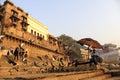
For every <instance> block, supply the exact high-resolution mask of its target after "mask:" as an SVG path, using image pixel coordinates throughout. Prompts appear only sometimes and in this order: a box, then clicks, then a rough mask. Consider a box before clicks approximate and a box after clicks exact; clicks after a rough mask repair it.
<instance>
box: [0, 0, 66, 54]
mask: <svg viewBox="0 0 120 80" xmlns="http://www.w3.org/2000/svg"><path fill="white" fill-rule="evenodd" d="M0 35H1V36H4V37H3V38H2V39H1V42H0V47H1V49H11V48H15V47H17V46H18V45H20V44H21V43H24V48H25V49H27V51H28V52H29V53H30V55H46V54H47V55H49V54H50V55H51V56H53V55H54V54H56V53H57V55H59V56H62V55H63V52H64V50H63V48H61V47H60V46H59V44H58V39H57V38H56V37H54V36H53V35H51V34H50V32H48V28H47V27H46V26H45V25H43V24H42V23H40V22H38V21H37V20H36V19H34V18H33V17H31V16H30V15H29V14H28V13H27V12H25V11H24V10H22V9H21V8H19V7H16V6H15V5H14V4H13V3H12V2H11V1H9V0H6V1H5V2H4V4H3V5H1V6H0Z"/></svg>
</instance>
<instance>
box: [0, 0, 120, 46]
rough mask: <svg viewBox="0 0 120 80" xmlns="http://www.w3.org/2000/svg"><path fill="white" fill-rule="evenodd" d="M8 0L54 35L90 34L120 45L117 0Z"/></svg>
mask: <svg viewBox="0 0 120 80" xmlns="http://www.w3.org/2000/svg"><path fill="white" fill-rule="evenodd" d="M0 1H4V0H0ZM11 1H12V2H13V3H14V4H15V5H16V6H19V7H21V8H22V9H23V10H24V11H26V12H28V13H29V14H30V15H31V16H32V17H34V18H35V19H37V20H38V21H40V22H41V23H43V24H44V25H46V26H47V27H48V30H49V32H51V33H52V34H53V35H54V36H56V37H57V36H60V35H61V34H66V35H68V36H71V37H73V38H74V39H75V40H79V39H81V38H86V37H91V38H93V39H95V40H98V41H99V42H100V43H101V44H104V43H113V44H116V45H118V46H120V0H11Z"/></svg>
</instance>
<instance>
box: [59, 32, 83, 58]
mask: <svg viewBox="0 0 120 80" xmlns="http://www.w3.org/2000/svg"><path fill="white" fill-rule="evenodd" d="M58 40H59V41H61V43H62V44H63V45H64V47H65V48H66V51H67V54H70V56H71V57H72V58H73V59H77V58H81V52H80V45H79V44H78V43H76V41H75V40H74V39H73V38H72V37H70V36H67V35H65V34H62V35H61V36H59V37H58Z"/></svg>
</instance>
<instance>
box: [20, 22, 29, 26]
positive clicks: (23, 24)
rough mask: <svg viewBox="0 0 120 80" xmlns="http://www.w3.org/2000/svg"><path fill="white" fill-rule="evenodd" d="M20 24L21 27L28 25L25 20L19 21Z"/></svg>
mask: <svg viewBox="0 0 120 80" xmlns="http://www.w3.org/2000/svg"><path fill="white" fill-rule="evenodd" d="M21 25H22V27H26V26H28V25H29V24H28V23H27V22H26V21H22V22H21Z"/></svg>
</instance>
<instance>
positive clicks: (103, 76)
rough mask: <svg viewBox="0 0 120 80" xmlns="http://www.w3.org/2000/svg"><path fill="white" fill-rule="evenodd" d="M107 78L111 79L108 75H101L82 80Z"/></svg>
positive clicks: (103, 79)
mask: <svg viewBox="0 0 120 80" xmlns="http://www.w3.org/2000/svg"><path fill="white" fill-rule="evenodd" d="M109 78H111V75H110V74H104V75H101V76H95V77H92V78H87V79H83V80H106V79H109Z"/></svg>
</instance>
